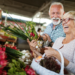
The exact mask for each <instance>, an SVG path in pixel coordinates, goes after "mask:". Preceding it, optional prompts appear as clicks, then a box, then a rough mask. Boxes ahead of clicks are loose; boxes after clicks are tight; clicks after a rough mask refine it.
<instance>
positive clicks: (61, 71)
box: [42, 49, 64, 75]
mask: <svg viewBox="0 0 75 75" xmlns="http://www.w3.org/2000/svg"><path fill="white" fill-rule="evenodd" d="M55 50H56V51H58V52H59V54H60V57H61V70H60V73H59V74H60V75H64V58H63V55H62V53H61V52H60V51H59V50H57V49H55ZM45 56H46V55H45V53H44V54H43V56H42V57H43V58H44V57H45Z"/></svg>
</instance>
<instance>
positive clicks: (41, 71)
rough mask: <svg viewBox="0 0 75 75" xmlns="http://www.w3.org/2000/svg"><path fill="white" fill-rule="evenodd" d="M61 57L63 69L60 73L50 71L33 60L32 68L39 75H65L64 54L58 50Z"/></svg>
mask: <svg viewBox="0 0 75 75" xmlns="http://www.w3.org/2000/svg"><path fill="white" fill-rule="evenodd" d="M57 51H58V52H59V54H60V56H61V69H60V72H59V73H56V72H54V71H51V70H48V69H46V68H44V67H42V66H41V65H40V64H39V63H37V62H36V61H35V59H33V61H32V63H31V67H32V68H33V69H34V70H35V71H36V72H37V73H38V74H39V75H64V59H63V55H62V53H61V52H60V51H59V50H57Z"/></svg>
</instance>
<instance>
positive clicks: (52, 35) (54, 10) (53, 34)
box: [27, 2, 65, 52]
mask: <svg viewBox="0 0 75 75" xmlns="http://www.w3.org/2000/svg"><path fill="white" fill-rule="evenodd" d="M63 14H64V8H63V5H62V4H61V3H59V2H54V3H52V4H51V6H50V9H49V16H50V18H51V20H52V23H51V24H50V25H48V26H47V28H46V29H45V31H44V33H43V35H42V36H41V37H42V38H43V40H44V41H47V40H48V41H49V42H52V43H54V42H55V40H56V39H57V38H59V37H65V33H64V32H63V27H62V23H61V19H62V17H63ZM27 41H28V43H29V45H30V49H31V50H33V49H34V50H35V47H36V43H35V41H34V40H33V41H31V42H30V41H29V40H27ZM35 52H36V51H35Z"/></svg>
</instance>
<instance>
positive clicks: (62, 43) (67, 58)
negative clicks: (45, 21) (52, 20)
mask: <svg viewBox="0 0 75 75" xmlns="http://www.w3.org/2000/svg"><path fill="white" fill-rule="evenodd" d="M62 25H63V30H64V32H65V34H66V37H60V38H58V39H57V40H56V41H55V43H54V44H53V47H52V48H51V47H46V50H45V54H46V56H47V57H51V56H54V57H55V58H57V59H58V60H59V61H60V62H61V58H60V55H59V53H58V52H57V51H56V50H55V49H58V50H60V51H61V53H62V54H63V57H64V65H65V68H66V69H67V70H69V72H70V73H73V74H75V35H73V34H74V33H73V29H74V28H75V11H69V12H67V13H66V14H64V16H63V20H62ZM28 42H29V41H28ZM29 44H30V48H31V49H32V50H33V51H34V52H35V50H34V47H35V46H36V42H35V41H34V40H33V41H32V42H29ZM31 44H32V45H31ZM35 53H37V52H35Z"/></svg>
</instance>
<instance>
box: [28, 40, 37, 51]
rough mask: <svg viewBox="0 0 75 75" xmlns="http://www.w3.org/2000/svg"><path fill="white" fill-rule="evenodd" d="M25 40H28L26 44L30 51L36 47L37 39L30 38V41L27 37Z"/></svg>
mask: <svg viewBox="0 0 75 75" xmlns="http://www.w3.org/2000/svg"><path fill="white" fill-rule="evenodd" d="M27 42H28V44H29V46H30V49H31V50H32V51H33V50H35V49H36V45H37V41H35V40H32V41H31V42H30V41H29V39H27Z"/></svg>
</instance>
